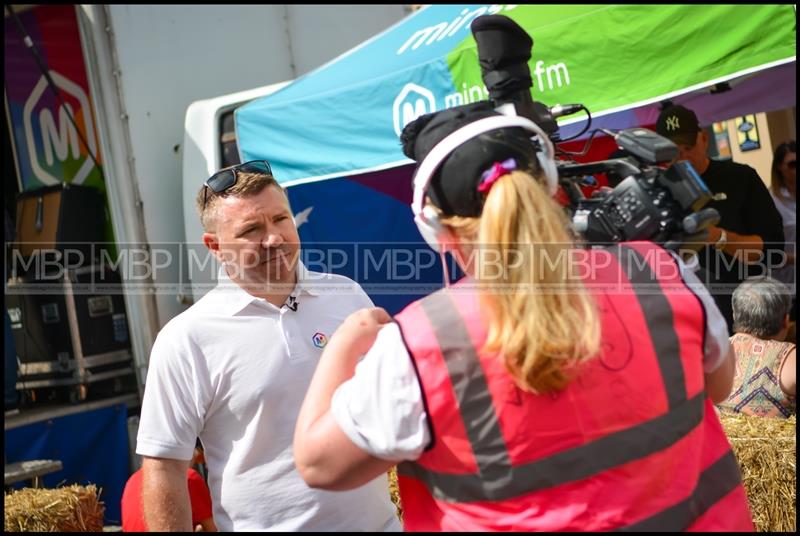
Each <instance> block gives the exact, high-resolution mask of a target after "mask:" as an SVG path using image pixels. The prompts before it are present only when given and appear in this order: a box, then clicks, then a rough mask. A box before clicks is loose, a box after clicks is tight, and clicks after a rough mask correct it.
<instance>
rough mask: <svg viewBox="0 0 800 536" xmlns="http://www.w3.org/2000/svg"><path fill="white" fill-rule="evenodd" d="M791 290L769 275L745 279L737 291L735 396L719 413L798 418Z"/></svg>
mask: <svg viewBox="0 0 800 536" xmlns="http://www.w3.org/2000/svg"><path fill="white" fill-rule="evenodd" d="M790 300H791V296H790V294H789V289H788V288H787V287H786V285H784V284H783V283H781V282H780V281H778V280H776V279H773V278H771V277H759V278H752V279H748V280H746V281H744V282H743V283H742V284H741V285H739V286H738V287H737V289H736V290H735V291H734V293H733V329H734V331H735V332H736V334H735V335H734V336H733V337H731V344H732V345H733V349H734V351H735V352H736V373H735V375H734V379H733V392H732V393H731V395H730V396H729V397H728V399H727V400H725V401H724V402H722V403H721V404H719V407H720V409H722V410H724V411H731V412H735V413H745V414H747V415H758V416H760V417H785V418H788V417H790V416H792V415H796V414H797V401H796V398H795V397H796V388H797V387H796V385H797V348H796V346H795V345H794V344H793V343H789V342H783V340H784V338H785V337H786V332H787V330H788V328H789V307H790V305H791V301H790Z"/></svg>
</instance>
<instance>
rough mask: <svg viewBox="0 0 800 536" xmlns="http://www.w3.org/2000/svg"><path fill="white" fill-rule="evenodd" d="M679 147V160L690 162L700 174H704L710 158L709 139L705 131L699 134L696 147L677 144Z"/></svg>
mask: <svg viewBox="0 0 800 536" xmlns="http://www.w3.org/2000/svg"><path fill="white" fill-rule="evenodd" d="M676 145H677V146H678V160H688V161H689V163H690V164H692V167H693V168H694V169H695V171H697V172H698V173H703V171H705V169H706V160H707V159H708V157H707V156H706V153H707V151H708V137H707V135H706V133H705V132H704V131H700V132H698V133H697V137H696V138H695V142H694V145H688V144H682V143H676Z"/></svg>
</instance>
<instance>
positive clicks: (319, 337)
mask: <svg viewBox="0 0 800 536" xmlns="http://www.w3.org/2000/svg"><path fill="white" fill-rule="evenodd" d="M311 341H312V342H313V343H314V346H316V347H317V348H325V345H326V344H328V337H326V336H325V334H324V333H320V332H317V333H315V334H314V336H313V337H311Z"/></svg>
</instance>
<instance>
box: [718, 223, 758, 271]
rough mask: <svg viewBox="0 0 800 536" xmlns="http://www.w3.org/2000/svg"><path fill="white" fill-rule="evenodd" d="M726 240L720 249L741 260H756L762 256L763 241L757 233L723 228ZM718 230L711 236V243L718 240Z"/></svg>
mask: <svg viewBox="0 0 800 536" xmlns="http://www.w3.org/2000/svg"><path fill="white" fill-rule="evenodd" d="M725 233H726V234H727V235H728V236H727V241H726V243H725V247H723V248H722V251H724V252H725V253H727V254H728V255H730V256H731V257H734V258H736V259H738V260H740V261H743V262H748V263H749V262H757V261H759V260H760V259H761V258H762V254H763V251H764V241H763V240H762V239H761V237H760V236H758V235H743V234H739V233H734V232H733V231H729V230H727V229H725ZM720 234H721V231H720V232H717V233H715V234H714V236H713V237H712V244H713V243H714V242H716V241H717V240H719V236H720Z"/></svg>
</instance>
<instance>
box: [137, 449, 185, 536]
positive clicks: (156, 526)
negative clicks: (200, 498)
mask: <svg viewBox="0 0 800 536" xmlns="http://www.w3.org/2000/svg"><path fill="white" fill-rule="evenodd" d="M146 462H147V461H145V463H146ZM142 505H143V507H144V515H145V522H146V523H147V528H148V529H149V530H150V531H151V532H165V531H169V532H176V531H180V532H192V530H193V529H194V527H193V526H192V510H191V505H190V502H189V487H188V486H187V484H186V470H185V469H183V468H180V469H175V468H169V469H165V468H163V467H158V466H154V465H151V466H150V467H145V470H144V481H143V485H142Z"/></svg>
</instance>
